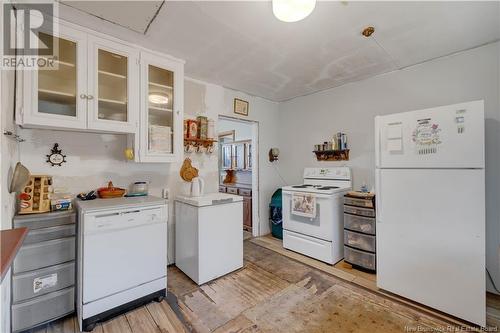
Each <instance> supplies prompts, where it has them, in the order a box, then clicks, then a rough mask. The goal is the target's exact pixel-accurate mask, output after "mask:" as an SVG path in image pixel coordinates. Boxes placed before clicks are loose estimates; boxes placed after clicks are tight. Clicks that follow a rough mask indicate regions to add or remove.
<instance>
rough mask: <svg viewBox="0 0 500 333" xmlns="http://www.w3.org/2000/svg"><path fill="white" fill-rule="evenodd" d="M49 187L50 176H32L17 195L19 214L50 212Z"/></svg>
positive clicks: (50, 184)
mask: <svg viewBox="0 0 500 333" xmlns="http://www.w3.org/2000/svg"><path fill="white" fill-rule="evenodd" d="M51 186H52V177H51V176H47V175H32V176H31V177H30V180H29V182H28V184H27V185H26V186H25V187H24V189H23V190H22V192H21V194H20V195H19V199H20V201H19V205H20V209H19V214H34V213H45V212H50V198H49V193H50V189H51Z"/></svg>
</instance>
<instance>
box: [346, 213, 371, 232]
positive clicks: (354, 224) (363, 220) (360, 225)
mask: <svg viewBox="0 0 500 333" xmlns="http://www.w3.org/2000/svg"><path fill="white" fill-rule="evenodd" d="M344 228H346V229H349V230H353V231H359V232H362V233H365V234H370V235H375V218H373V217H363V216H358V215H351V214H344Z"/></svg>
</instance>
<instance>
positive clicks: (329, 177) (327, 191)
mask: <svg viewBox="0 0 500 333" xmlns="http://www.w3.org/2000/svg"><path fill="white" fill-rule="evenodd" d="M351 189H352V177H351V170H350V168H348V167H336V168H306V169H304V184H300V185H292V186H285V187H283V188H282V190H283V247H285V248H286V249H289V250H292V251H296V252H299V253H302V254H304V255H307V256H309V257H313V258H315V259H318V260H321V261H324V262H326V263H328V264H332V265H333V264H335V263H336V262H338V261H340V260H342V258H343V257H344V250H343V245H344V239H343V228H344V214H343V197H344V195H345V194H346V193H347V192H348V191H350V190H351Z"/></svg>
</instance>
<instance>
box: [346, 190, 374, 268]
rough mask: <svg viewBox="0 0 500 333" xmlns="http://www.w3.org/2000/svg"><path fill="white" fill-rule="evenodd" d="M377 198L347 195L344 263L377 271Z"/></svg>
mask: <svg viewBox="0 0 500 333" xmlns="http://www.w3.org/2000/svg"><path fill="white" fill-rule="evenodd" d="M375 225H376V224H375V196H373V195H368V194H367V195H357V194H349V193H348V194H346V195H345V197H344V261H346V262H348V263H349V264H352V265H353V266H356V267H359V268H363V269H366V270H370V271H375V270H376V254H375V252H376V245H375V237H376V235H375Z"/></svg>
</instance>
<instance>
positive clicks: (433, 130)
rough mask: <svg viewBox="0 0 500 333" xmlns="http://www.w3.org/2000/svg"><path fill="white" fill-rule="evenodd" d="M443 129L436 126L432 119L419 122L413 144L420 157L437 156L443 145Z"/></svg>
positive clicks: (414, 132) (414, 133)
mask: <svg viewBox="0 0 500 333" xmlns="http://www.w3.org/2000/svg"><path fill="white" fill-rule="evenodd" d="M440 132H441V128H439V124H434V123H432V121H431V118H427V119H419V120H417V127H416V128H415V130H414V131H413V136H412V138H413V142H415V148H416V152H417V154H418V155H427V154H436V153H437V148H438V145H439V144H441V138H440Z"/></svg>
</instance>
